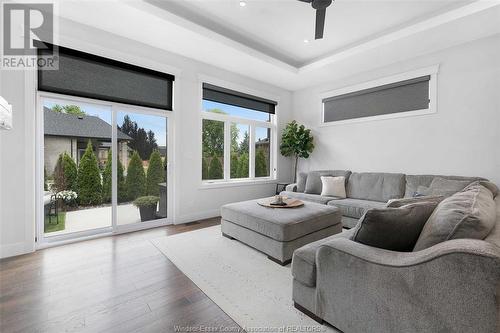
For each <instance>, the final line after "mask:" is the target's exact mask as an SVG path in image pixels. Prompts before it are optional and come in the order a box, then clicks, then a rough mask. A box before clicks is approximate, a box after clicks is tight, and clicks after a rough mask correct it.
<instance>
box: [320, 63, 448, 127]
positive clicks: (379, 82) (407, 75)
mask: <svg viewBox="0 0 500 333" xmlns="http://www.w3.org/2000/svg"><path fill="white" fill-rule="evenodd" d="M438 71H439V65H434V66H429V67H424V68H420V69H416V70H413V71H408V72H404V73H400V74H396V75H392V76H387V77H383V78H380V79H376V80H372V81H367V82H363V83H360V84H355V85H352V86H347V87H344V88H340V89H335V90H330V91H325V92H323V93H321V94H319V102H318V104H319V109H320V111H321V112H320V119H319V126H320V127H328V126H338V125H344V124H352V123H363V122H369V121H377V120H386V119H394V118H403V117H415V116H421V115H428V114H434V113H437V74H438ZM427 75H428V76H430V80H429V100H430V101H429V107H428V108H427V109H421V110H413V111H405V112H397V113H390V114H383V115H377V116H370V117H362V118H353V119H345V120H338V121H329V122H325V108H324V106H325V103H324V102H323V100H324V99H326V98H330V97H336V96H340V95H344V94H348V93H352V92H356V91H360V90H364V89H370V88H376V87H379V86H383V85H386V84H392V83H397V82H400V81H405V80H409V79H414V78H418V77H421V76H427Z"/></svg>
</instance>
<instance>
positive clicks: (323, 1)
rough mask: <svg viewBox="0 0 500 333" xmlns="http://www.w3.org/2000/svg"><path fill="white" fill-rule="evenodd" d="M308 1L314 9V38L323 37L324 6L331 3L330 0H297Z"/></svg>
mask: <svg viewBox="0 0 500 333" xmlns="http://www.w3.org/2000/svg"><path fill="white" fill-rule="evenodd" d="M299 1H302V2H307V3H310V4H311V6H312V8H314V9H316V33H315V36H314V39H321V38H323V31H324V30H325V15H326V8H327V7H328V6H330V5H331V4H332V2H333V1H332V0H299Z"/></svg>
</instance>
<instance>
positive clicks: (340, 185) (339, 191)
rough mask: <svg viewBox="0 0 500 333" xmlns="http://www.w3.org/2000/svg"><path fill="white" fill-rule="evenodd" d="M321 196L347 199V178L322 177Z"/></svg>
mask: <svg viewBox="0 0 500 333" xmlns="http://www.w3.org/2000/svg"><path fill="white" fill-rule="evenodd" d="M321 186H322V187H321V195H323V196H328V197H338V198H345V197H346V194H345V177H330V176H321Z"/></svg>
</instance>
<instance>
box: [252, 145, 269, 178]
mask: <svg viewBox="0 0 500 333" xmlns="http://www.w3.org/2000/svg"><path fill="white" fill-rule="evenodd" d="M267 176H269V167H268V166H267V160H266V153H265V152H264V149H262V148H259V149H257V152H256V154H255V177H267Z"/></svg>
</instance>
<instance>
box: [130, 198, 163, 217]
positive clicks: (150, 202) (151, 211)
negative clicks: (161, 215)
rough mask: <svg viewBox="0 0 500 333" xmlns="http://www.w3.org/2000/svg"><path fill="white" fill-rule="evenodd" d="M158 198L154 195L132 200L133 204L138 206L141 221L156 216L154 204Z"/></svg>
mask: <svg viewBox="0 0 500 333" xmlns="http://www.w3.org/2000/svg"><path fill="white" fill-rule="evenodd" d="M159 200H160V198H159V197H156V196H154V195H147V196H144V197H139V198H137V199H135V200H134V206H136V207H137V208H139V212H140V214H141V222H144V221H150V220H154V219H155V218H156V205H157V204H158V201H159Z"/></svg>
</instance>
